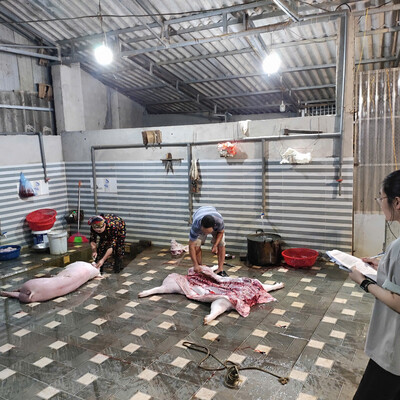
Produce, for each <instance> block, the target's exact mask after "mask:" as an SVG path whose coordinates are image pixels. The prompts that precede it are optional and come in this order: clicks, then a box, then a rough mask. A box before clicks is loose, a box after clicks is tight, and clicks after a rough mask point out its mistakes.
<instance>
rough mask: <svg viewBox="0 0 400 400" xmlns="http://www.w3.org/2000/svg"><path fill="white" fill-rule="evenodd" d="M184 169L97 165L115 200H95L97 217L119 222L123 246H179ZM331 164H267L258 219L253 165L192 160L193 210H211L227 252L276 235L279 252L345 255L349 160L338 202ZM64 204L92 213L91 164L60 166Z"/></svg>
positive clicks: (184, 220) (258, 185)
mask: <svg viewBox="0 0 400 400" xmlns="http://www.w3.org/2000/svg"><path fill="white" fill-rule="evenodd" d="M187 167H188V166H187V163H186V161H183V162H182V164H181V165H174V174H171V173H169V174H168V175H167V174H166V171H165V168H164V165H163V164H162V163H161V162H154V161H145V162H143V161H141V162H120V163H118V162H98V163H97V164H96V175H97V178H98V179H100V178H117V182H118V193H101V192H100V193H98V210H99V212H113V213H116V214H118V215H120V216H121V217H122V218H124V219H125V221H126V222H127V239H128V240H129V241H137V240H139V239H148V240H151V241H152V242H153V243H154V244H159V245H169V243H170V240H171V239H173V238H174V239H176V240H177V241H178V242H180V243H183V244H184V243H187V240H188V233H189V225H188V219H189V212H188V194H187ZM337 167H338V159H334V158H327V159H314V160H313V162H312V163H311V164H310V165H295V166H293V165H280V164H279V162H278V161H269V162H268V164H267V172H266V206H267V207H266V215H265V218H264V219H261V218H260V216H261V212H262V179H261V171H262V161H261V160H234V159H232V160H228V162H227V160H225V159H221V160H200V162H199V171H200V174H201V178H202V186H201V193H200V194H198V195H195V196H194V209H196V208H197V207H198V206H201V205H205V204H212V205H214V206H215V207H216V208H217V209H218V210H219V211H220V212H221V214H222V215H223V217H224V220H225V224H226V237H227V243H228V247H227V248H228V250H229V251H241V252H246V251H247V241H246V236H247V235H248V234H249V233H254V232H255V231H256V229H264V230H266V231H268V232H275V233H277V234H279V235H281V236H282V239H283V240H284V241H285V244H286V246H287V247H312V248H314V249H316V250H328V249H333V248H337V249H340V250H343V251H348V252H350V251H351V245H352V196H353V160H352V159H349V160H345V162H344V166H343V178H344V180H343V183H342V195H341V196H339V195H338V190H337V183H336V181H335V177H336V176H337ZM66 175H67V188H68V202H69V204H70V207H72V208H76V207H77V191H78V182H79V180H81V181H82V188H81V207H82V209H83V210H84V211H85V223H84V225H83V226H82V229H81V231H82V232H83V233H85V234H88V232H89V230H88V225H87V224H86V221H87V217H89V216H90V215H92V214H94V212H95V210H94V203H93V192H92V190H91V177H92V172H91V164H90V163H66Z"/></svg>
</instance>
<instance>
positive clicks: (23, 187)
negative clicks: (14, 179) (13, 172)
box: [19, 172, 35, 199]
mask: <svg viewBox="0 0 400 400" xmlns="http://www.w3.org/2000/svg"><path fill="white" fill-rule="evenodd" d="M32 196H35V190H34V189H33V186H32V183H31V182H30V181H29V180H28V179H26V177H25V175H24V174H23V173H22V172H21V174H20V176H19V197H20V198H21V199H25V198H27V197H32Z"/></svg>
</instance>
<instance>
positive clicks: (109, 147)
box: [92, 133, 340, 150]
mask: <svg viewBox="0 0 400 400" xmlns="http://www.w3.org/2000/svg"><path fill="white" fill-rule="evenodd" d="M337 137H340V133H315V134H308V135H307V134H305V135H292V136H290V135H289V136H257V137H250V138H245V139H235V140H230V139H227V138H221V139H214V140H207V141H204V142H196V143H194V142H185V143H157V147H160V148H161V147H183V146H184V147H186V146H187V145H188V144H190V145H191V146H206V145H211V144H218V143H221V142H226V141H227V140H230V141H233V142H235V143H245V142H249V143H251V142H260V141H261V140H262V139H264V140H266V141H275V140H295V139H333V138H337ZM147 147H148V148H151V146H147ZM134 148H145V149H146V146H145V145H144V144H121V145H112V144H110V145H99V146H92V149H93V150H112V149H114V150H118V149H134Z"/></svg>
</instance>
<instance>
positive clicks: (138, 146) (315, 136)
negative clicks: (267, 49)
mask: <svg viewBox="0 0 400 400" xmlns="http://www.w3.org/2000/svg"><path fill="white" fill-rule="evenodd" d="M340 137H341V134H340V133H323V134H296V135H292V136H290V135H286V136H259V137H251V138H246V139H238V140H234V142H235V143H254V142H261V144H262V146H261V149H262V152H263V153H262V164H263V167H262V174H263V175H262V182H263V193H262V209H263V213H264V214H265V209H266V200H265V171H266V169H265V164H266V160H265V142H266V141H279V140H296V139H334V138H340ZM227 140H228V139H226V138H225V139H215V140H208V141H202V142H196V143H190V142H184V143H159V144H157V147H160V148H162V147H186V148H187V159H188V171H187V174H188V188H187V189H188V199H189V204H188V209H189V210H188V211H189V220H190V219H191V216H192V213H193V201H192V192H191V181H190V176H189V174H190V166H191V160H192V147H196V146H207V145H211V144H218V143H221V142H226V141H227ZM135 148H136V149H146V150H147V149H148V147H146V146H145V145H144V144H126V145H99V146H92V147H91V149H90V153H91V161H92V178H93V200H94V208H95V212H96V213H97V212H98V199H97V181H96V151H97V150H120V149H135ZM189 161H190V162H189Z"/></svg>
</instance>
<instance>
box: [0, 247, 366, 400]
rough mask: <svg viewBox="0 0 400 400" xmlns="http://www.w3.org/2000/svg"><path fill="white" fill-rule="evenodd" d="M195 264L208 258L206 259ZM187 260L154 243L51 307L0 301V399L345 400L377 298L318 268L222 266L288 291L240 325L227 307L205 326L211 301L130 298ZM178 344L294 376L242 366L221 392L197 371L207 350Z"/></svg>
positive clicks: (211, 377) (362, 359)
mask: <svg viewBox="0 0 400 400" xmlns="http://www.w3.org/2000/svg"><path fill="white" fill-rule="evenodd" d="M203 261H205V262H206V263H207V264H212V263H214V261H215V259H214V258H213V257H212V256H211V254H207V255H206V257H204V260H203ZM229 262H230V263H231V264H235V265H241V264H240V262H239V261H236V259H235V260H230V261H229ZM189 265H190V261H189V259H188V257H185V258H183V259H171V256H170V255H169V252H168V249H160V248H155V247H152V248H148V249H146V250H145V251H144V252H142V253H141V254H140V255H139V256H137V257H136V259H134V260H133V261H132V262H131V263H130V264H129V265H128V266H127V267H126V268H125V269H124V270H123V272H121V273H120V274H118V275H116V274H110V275H109V276H108V277H107V278H106V279H103V280H100V281H97V280H94V281H90V282H88V283H87V284H85V285H84V286H82V287H81V288H80V289H78V290H77V291H76V292H74V293H71V294H69V295H67V296H65V297H62V298H58V299H55V300H53V301H48V302H44V303H33V304H20V303H19V302H18V301H17V300H15V299H5V298H1V297H0V321H1V323H0V383H1V384H0V398H1V399H19V400H20V399H115V400H117V399H118V400H126V399H134V400H144V399H154V400H161V399H165V400H172V399H179V400H186V399H202V400H205V399H232V398H235V399H241V400H247V399H249V400H250V399H274V400H277V399H282V400H291V399H298V400H314V399H321V400H330V399H335V400H336V399H340V400H345V399H351V398H352V396H353V394H354V391H355V389H356V387H357V384H358V382H359V380H360V376H361V374H362V372H363V370H364V367H365V365H366V362H367V358H366V356H365V355H364V352H363V346H364V340H365V335H366V331H367V327H368V322H369V317H370V312H371V307H372V304H373V301H372V297H371V296H370V295H368V294H365V293H363V292H362V291H361V290H360V289H359V288H358V287H356V286H355V285H354V284H353V283H352V282H351V281H350V280H348V279H346V278H347V275H346V273H345V272H343V271H341V270H339V269H338V268H337V267H335V266H334V265H332V264H330V263H324V262H323V261H321V262H320V263H318V264H316V266H315V267H313V268H312V269H309V270H295V269H291V268H285V267H275V268H269V269H266V268H262V269H250V268H248V267H245V266H242V267H241V268H239V269H237V270H236V269H231V271H230V270H229V269H230V268H229V267H227V271H228V273H229V274H230V275H231V276H232V275H237V276H249V277H256V278H258V279H260V280H261V281H262V282H267V283H270V282H274V281H283V282H284V283H285V285H286V287H285V288H284V289H281V290H279V291H277V292H274V293H273V295H274V297H276V298H277V299H278V302H276V303H269V304H264V305H259V306H255V307H254V308H253V309H252V312H251V313H250V315H249V316H248V317H247V318H242V317H240V316H239V315H238V314H237V313H236V312H228V313H225V314H223V315H221V316H220V317H219V318H218V319H217V320H216V321H215V323H214V324H213V325H210V326H203V325H202V322H203V317H204V316H205V315H206V314H208V310H209V304H204V303H196V302H192V301H190V300H188V299H186V298H185V297H183V296H182V295H177V294H170V295H158V296H153V297H149V298H144V299H138V297H137V294H138V292H140V291H141V290H143V289H146V288H151V287H154V286H158V285H160V284H161V282H162V280H163V278H164V277H165V276H166V275H168V274H169V273H171V272H178V273H185V272H186V270H187V267H188V266H189ZM50 268H51V267H48V266H45V267H42V268H36V269H32V270H29V271H26V272H24V273H22V274H18V275H13V276H9V277H8V278H4V279H2V280H0V287H1V288H15V287H17V286H18V285H20V284H21V282H24V281H26V280H27V279H30V278H32V277H34V276H37V275H38V274H43V273H44V274H48V273H49V272H50V273H56V272H57V271H58V270H59V268H58V267H57V268H54V269H50ZM39 276H40V275H39ZM185 340H187V341H191V342H196V343H199V344H202V345H204V346H208V347H209V349H210V350H211V352H213V354H215V355H216V356H217V357H218V358H219V359H221V360H222V361H224V360H226V359H230V360H233V361H236V362H238V363H240V365H241V366H243V367H246V366H257V367H261V368H265V369H268V370H270V371H272V372H274V373H276V374H279V375H283V376H289V377H290V381H289V383H288V384H287V385H285V386H282V385H281V384H280V383H279V382H278V381H277V379H276V378H275V377H273V376H271V375H268V374H265V373H263V372H260V371H255V370H245V371H242V372H241V375H242V376H243V380H244V382H243V383H242V385H241V387H240V389H239V390H234V389H229V388H227V387H225V386H224V385H223V378H224V372H223V371H219V372H213V371H205V370H201V369H199V368H198V367H197V363H198V362H199V361H200V360H201V359H202V358H203V354H201V353H197V352H195V351H193V350H189V349H186V348H185V347H183V346H182V342H183V341H185ZM207 365H209V366H216V367H217V366H219V365H217V363H216V362H213V361H210V362H208V361H207Z"/></svg>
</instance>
